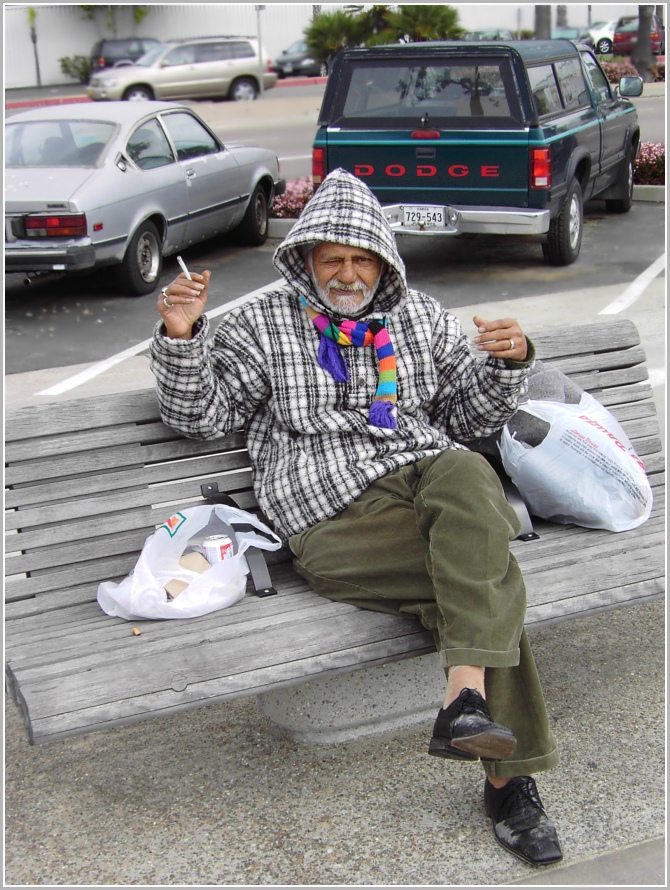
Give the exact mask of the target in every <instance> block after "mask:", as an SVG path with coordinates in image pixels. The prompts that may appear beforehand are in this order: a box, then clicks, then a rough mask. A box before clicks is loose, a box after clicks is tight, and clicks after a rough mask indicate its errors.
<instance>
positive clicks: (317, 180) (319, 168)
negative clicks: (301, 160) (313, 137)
mask: <svg viewBox="0 0 670 890" xmlns="http://www.w3.org/2000/svg"><path fill="white" fill-rule="evenodd" d="M325 176H326V152H325V149H323V148H313V149H312V182H313V184H314V187H315V188H316V186H317V185H321V183H322V182H323V180H324V178H325Z"/></svg>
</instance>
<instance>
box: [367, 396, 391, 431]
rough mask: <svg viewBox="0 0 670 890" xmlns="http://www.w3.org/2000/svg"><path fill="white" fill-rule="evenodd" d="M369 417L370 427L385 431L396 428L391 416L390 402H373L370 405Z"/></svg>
mask: <svg viewBox="0 0 670 890" xmlns="http://www.w3.org/2000/svg"><path fill="white" fill-rule="evenodd" d="M369 417H370V424H371V425H372V426H379V427H383V428H384V429H387V430H395V429H397V428H398V423H397V421H396V419H395V417H394V416H393V405H392V404H391V402H385V401H378V402H373V403H372V404H371V405H370V414H369Z"/></svg>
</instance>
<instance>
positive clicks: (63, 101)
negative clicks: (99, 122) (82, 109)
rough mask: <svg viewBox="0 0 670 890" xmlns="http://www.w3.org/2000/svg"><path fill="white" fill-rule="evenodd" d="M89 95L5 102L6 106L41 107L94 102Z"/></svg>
mask: <svg viewBox="0 0 670 890" xmlns="http://www.w3.org/2000/svg"><path fill="white" fill-rule="evenodd" d="M92 101H93V100H92V99H89V98H88V96H57V97H56V98H54V99H25V100H24V101H23V102H5V108H41V107H43V106H44V105H71V104H72V103H74V102H92Z"/></svg>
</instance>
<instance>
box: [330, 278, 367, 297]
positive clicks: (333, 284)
mask: <svg viewBox="0 0 670 890" xmlns="http://www.w3.org/2000/svg"><path fill="white" fill-rule="evenodd" d="M326 287H327V288H335V289H336V290H341V291H346V292H347V293H352V294H353V293H356V291H360V290H362V291H367V290H368V288H367V287H366V286H365V284H364V283H363V282H362V281H360V279H356V281H354V282H352V283H350V284H345V283H344V282H343V281H340V279H339V278H331V279H330V281H329V282H328V283H327V284H326Z"/></svg>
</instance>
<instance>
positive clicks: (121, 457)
mask: <svg viewBox="0 0 670 890" xmlns="http://www.w3.org/2000/svg"><path fill="white" fill-rule="evenodd" d="M224 448H225V450H222V449H224ZM242 448H245V444H244V436H243V435H242V433H236V434H234V435H232V436H229V437H228V438H227V439H225V440H224V439H200V440H197V439H169V440H167V441H165V442H158V443H153V444H145V443H141V442H134V443H132V444H128V445H123V446H120V447H118V448H117V447H112V448H109V447H106V446H104V445H102V444H101V445H100V446H99V447H96V448H94V449H92V450H90V451H89V450H83V449H81V448H79V449H78V450H77V451H76V452H75V453H73V454H64V453H62V452H61V453H60V454H58V455H56V456H54V457H53V458H51V459H40V460H35V459H34V457H33V455H30V457H27V456H26V454H25V453H24V454H23V460H22V461H21V462H20V463H19V462H15V463H12V464H11V465H10V466H9V467H8V468H7V470H6V472H5V485H19V484H21V483H33V482H34V481H35V480H36V479H39V480H43V481H48V480H50V479H63V478H64V477H66V476H71V475H73V474H75V473H86V472H91V473H100V472H101V471H103V470H114V469H120V468H122V467H123V468H126V467H132V466H133V465H135V464H138V465H144V464H150V463H158V462H161V461H168V460H179V459H181V458H184V457H195V456H198V455H206V454H221V455H222V458H223V459H224V460H225V458H226V456H227V454H228V453H229V451H234V450H236V449H242Z"/></svg>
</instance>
